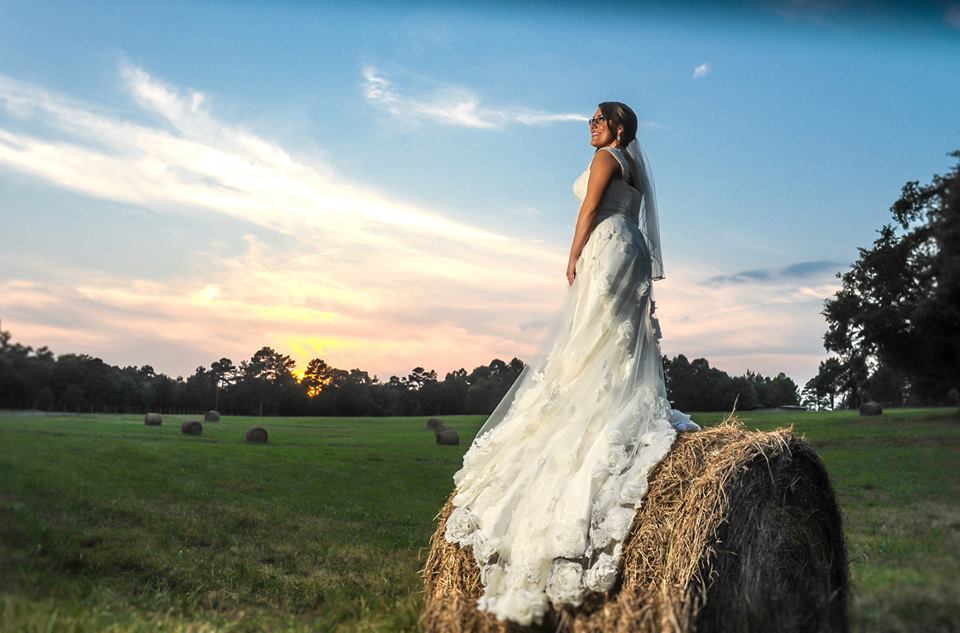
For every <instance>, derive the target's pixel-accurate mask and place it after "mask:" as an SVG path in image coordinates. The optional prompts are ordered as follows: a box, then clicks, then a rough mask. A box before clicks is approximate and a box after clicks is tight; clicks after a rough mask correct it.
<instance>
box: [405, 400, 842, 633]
mask: <svg viewBox="0 0 960 633" xmlns="http://www.w3.org/2000/svg"><path fill="white" fill-rule="evenodd" d="M455 493H456V491H453V492H452V493H451V494H450V496H449V497H448V498H447V501H446V504H445V505H444V506H443V509H442V510H441V511H440V513H439V514H438V515H437V517H436V518H437V519H439V522H438V525H437V528H436V530H435V531H434V534H433V536H432V538H431V539H430V554H429V556H428V558H427V561H426V565H425V566H424V568H423V569H422V570H421V572H420V573H421V575H422V576H423V580H424V592H425V606H424V610H423V613H422V614H421V616H420V626H421V627H422V629H423V630H424V631H426V632H428V633H432V632H444V633H447V632H456V631H476V632H488V631H489V632H493V631H497V632H501V631H534V630H537V631H570V632H577V633H580V632H584V633H585V632H588V631H589V632H601V631H602V632H622V631H639V632H650V633H654V632H657V633H672V632H691V631H698V632H706V633H714V632H718V631H730V632H737V633H744V632H750V631H764V632H771V631H847V630H848V628H849V627H848V620H847V587H848V574H847V552H846V546H845V544H844V540H843V531H842V517H841V515H840V511H839V508H838V507H837V503H836V499H835V497H834V494H833V489H832V487H831V485H830V481H829V477H828V476H827V472H826V469H825V468H824V466H823V463H822V461H821V460H820V458H819V456H818V455H817V454H816V452H814V450H813V449H812V448H811V447H810V445H809V444H807V443H806V442H805V441H804V440H803V439H802V438H801V437H797V436H795V435H794V433H793V427H792V425H791V426H790V427H789V428H780V429H777V430H775V431H770V432H762V431H750V430H747V429H746V428H744V426H743V423H742V421H740V420H739V419H738V418H737V417H736V416H734V415H733V414H731V415H729V416H727V418H726V419H725V420H723V421H722V422H721V423H720V424H718V425H715V426H711V427H706V428H704V429H703V430H702V431H697V432H693V433H680V434H679V435H678V437H677V440H676V442H675V443H674V445H673V447H672V448H671V452H670V453H669V454H668V455H667V456H666V457H665V458H664V459H663V460H662V461H661V462H660V463H659V464H658V465H657V466H656V468H655V469H654V470H653V471H652V472H651V474H650V488H649V491H648V492H647V496H646V497H645V498H644V499H643V502H642V504H641V507H640V509H639V510H638V511H637V515H636V519H635V520H634V524H633V528H632V530H631V532H630V534H629V536H628V537H627V539H626V541H625V542H624V549H623V555H622V557H621V560H620V570H619V574H620V575H619V578H618V581H617V583H616V585H615V586H614V587H613V588H612V589H611V590H610V591H608V592H606V593H605V594H588V596H587V599H586V600H585V601H584V603H583V604H582V605H581V606H580V607H578V608H574V607H572V606H569V605H566V606H564V607H563V609H562V610H560V611H559V612H558V611H555V610H551V611H550V612H548V614H547V617H546V618H544V621H543V624H542V625H541V626H539V627H537V626H530V627H522V626H520V625H517V624H516V623H514V622H510V621H498V620H497V619H496V617H494V616H493V615H492V614H489V613H486V612H483V611H478V610H477V609H476V601H477V598H478V597H479V596H480V595H482V593H483V586H482V585H481V583H480V569H479V567H478V566H477V564H476V561H475V559H474V557H473V555H472V553H471V552H470V551H469V549H461V548H460V546H459V545H457V544H456V543H447V542H446V540H445V539H444V537H443V535H444V532H445V528H446V519H447V517H448V516H449V514H450V511H451V510H452V499H453V496H454V494H455Z"/></svg>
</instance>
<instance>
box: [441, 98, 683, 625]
mask: <svg viewBox="0 0 960 633" xmlns="http://www.w3.org/2000/svg"><path fill="white" fill-rule="evenodd" d="M588 125H589V129H590V144H591V145H592V146H593V147H595V148H596V150H595V152H594V155H593V160H592V161H591V164H590V166H589V167H588V168H587V169H586V171H584V172H583V173H582V174H581V175H580V177H579V178H577V180H576V182H574V184H573V191H574V193H575V194H576V195H577V197H578V198H579V199H580V201H581V206H580V213H579V216H578V217H577V222H576V231H575V234H574V237H573V245H572V246H571V249H570V260H569V265H568V266H567V273H566V274H567V281H568V283H569V287H568V289H567V293H566V294H565V296H564V299H563V301H562V303H561V304H560V308H559V310H558V311H557V312H556V313H555V314H554V316H553V317H552V320H551V322H550V323H549V324H548V327H547V330H546V333H545V337H544V339H543V340H542V342H541V344H540V349H539V350H538V352H537V353H536V354H535V356H534V357H533V359H532V360H531V362H530V363H527V364H525V366H524V368H523V371H521V372H520V375H519V376H518V377H517V380H516V381H515V382H514V383H513V385H511V387H510V389H509V390H508V391H507V393H506V394H505V395H504V397H503V399H502V400H501V402H500V404H499V405H498V406H497V408H496V409H495V410H494V411H493V413H492V414H491V415H490V417H489V418H488V419H487V421H486V422H485V423H484V424H483V426H482V427H481V428H480V431H479V432H478V433H477V436H476V438H475V439H474V440H473V443H472V444H471V446H470V448H469V449H468V450H467V452H466V454H465V455H464V456H463V467H462V468H461V469H460V470H458V471H457V472H456V473H455V474H454V475H453V480H454V483H455V484H456V488H457V491H456V494H455V495H454V498H453V506H454V507H453V509H452V511H451V512H450V515H449V516H448V518H447V523H446V531H445V533H444V538H445V539H446V541H447V542H449V543H458V544H459V545H460V546H461V547H469V548H470V549H471V551H472V553H473V556H474V557H475V558H476V561H477V564H478V565H479V567H480V570H481V574H480V579H481V583H482V584H483V587H484V591H483V595H482V596H481V597H480V598H479V600H478V601H477V608H478V609H480V610H483V611H487V612H490V613H493V614H495V615H496V616H497V618H498V619H499V620H508V619H509V620H512V621H514V622H517V623H518V624H524V625H526V624H530V623H533V622H535V623H537V624H540V623H542V621H543V616H544V614H545V613H546V611H547V610H548V607H549V605H551V604H552V605H553V606H554V607H555V608H558V609H559V608H560V607H561V606H562V605H565V604H569V605H574V606H577V605H580V604H581V603H582V602H583V598H584V596H585V594H586V593H587V592H591V591H592V592H604V591H607V590H608V589H610V588H611V587H613V585H614V584H615V582H616V579H617V574H618V563H619V561H620V556H621V553H622V549H623V547H622V543H623V540H624V539H625V538H626V537H627V535H628V534H629V532H630V528H631V527H632V523H633V519H634V516H635V515H636V511H637V509H638V508H639V507H640V504H641V502H642V500H643V497H644V496H645V495H646V492H647V479H648V475H649V473H650V471H651V470H652V469H653V468H654V466H656V464H657V463H658V462H660V460H662V459H663V458H664V457H665V456H666V454H667V453H668V452H669V450H670V448H671V446H672V445H673V442H674V440H675V439H676V436H677V432H678V431H687V430H690V431H696V430H699V429H700V427H699V426H698V425H697V424H696V423H695V422H693V421H692V420H691V419H690V417H689V416H688V415H686V414H684V413H681V412H679V411H676V410H673V409H671V408H670V403H669V401H668V400H667V392H666V387H665V384H664V377H663V365H662V360H661V354H660V347H659V341H658V339H659V338H660V327H659V323H658V322H657V319H656V317H654V316H653V313H654V310H655V307H654V301H653V288H652V281H653V280H656V279H663V262H662V259H661V253H660V235H659V223H658V220H657V207H656V194H655V192H654V186H653V179H652V177H651V174H650V166H649V164H648V162H647V160H646V155H645V153H644V152H643V151H642V150H641V148H640V146H639V144H638V142H637V139H636V133H637V117H636V115H635V114H634V112H633V110H631V109H630V108H629V107H627V106H626V105H625V104H622V103H619V102H616V101H606V102H604V103H601V104H600V105H599V106H598V107H597V111H596V112H595V113H594V115H593V118H591V119H590V120H589V121H588Z"/></svg>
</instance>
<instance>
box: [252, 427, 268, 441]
mask: <svg viewBox="0 0 960 633" xmlns="http://www.w3.org/2000/svg"><path fill="white" fill-rule="evenodd" d="M247 441H248V442H252V443H253V444H266V443H267V429H265V428H263V427H262V426H251V427H250V428H249V429H247Z"/></svg>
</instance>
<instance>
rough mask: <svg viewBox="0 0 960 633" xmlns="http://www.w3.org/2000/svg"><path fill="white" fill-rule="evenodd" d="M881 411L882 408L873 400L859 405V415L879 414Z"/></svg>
mask: <svg viewBox="0 0 960 633" xmlns="http://www.w3.org/2000/svg"><path fill="white" fill-rule="evenodd" d="M881 413H883V408H882V407H881V406H880V405H879V404H877V403H876V402H874V401H873V400H870V401H869V402H864V403H863V404H861V405H860V415H880V414H881Z"/></svg>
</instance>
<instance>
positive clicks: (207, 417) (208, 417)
mask: <svg viewBox="0 0 960 633" xmlns="http://www.w3.org/2000/svg"><path fill="white" fill-rule="evenodd" d="M203 421H204V422H219V421H220V413H219V412H218V411H207V412H206V413H204V414H203Z"/></svg>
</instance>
